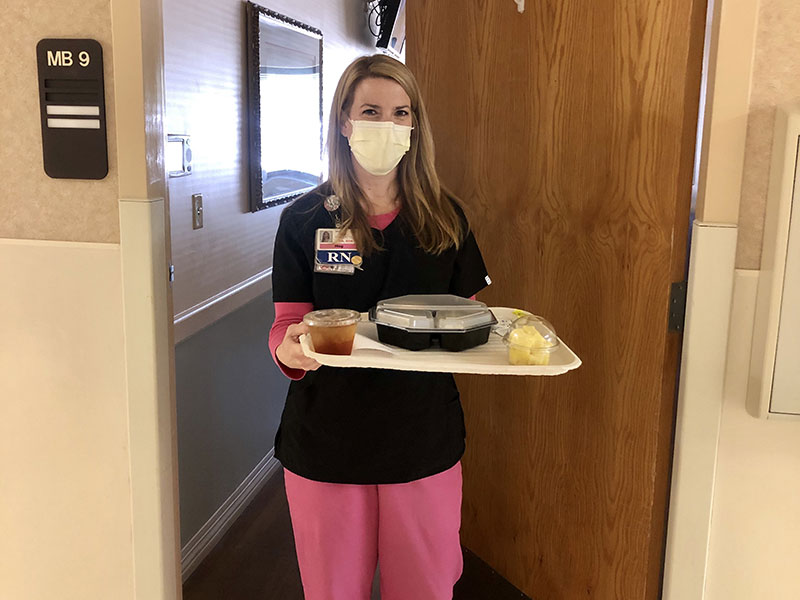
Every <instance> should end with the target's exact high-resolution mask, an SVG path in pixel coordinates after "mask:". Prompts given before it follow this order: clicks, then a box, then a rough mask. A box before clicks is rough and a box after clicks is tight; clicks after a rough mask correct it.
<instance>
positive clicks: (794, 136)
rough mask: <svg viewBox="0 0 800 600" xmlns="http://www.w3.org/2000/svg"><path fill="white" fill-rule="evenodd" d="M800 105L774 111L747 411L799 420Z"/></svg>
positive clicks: (767, 416) (764, 415) (764, 416)
mask: <svg viewBox="0 0 800 600" xmlns="http://www.w3.org/2000/svg"><path fill="white" fill-rule="evenodd" d="M798 184H800V103H796V104H792V105H787V106H783V107H778V110H777V113H776V117H775V138H774V144H773V150H772V164H771V167H770V182H769V193H768V196H767V212H766V218H765V221H764V247H763V250H762V253H761V271H760V273H759V280H758V296H757V299H756V314H755V323H754V328H753V348H752V354H751V356H750V382H749V386H748V394H747V396H748V399H747V404H748V410H749V411H750V413H751V414H753V415H754V416H756V417H761V418H783V419H800V185H798Z"/></svg>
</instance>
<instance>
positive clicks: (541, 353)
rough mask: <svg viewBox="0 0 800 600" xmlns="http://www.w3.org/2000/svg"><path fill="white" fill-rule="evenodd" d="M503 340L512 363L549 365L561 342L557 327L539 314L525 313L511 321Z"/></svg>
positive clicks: (509, 360)
mask: <svg viewBox="0 0 800 600" xmlns="http://www.w3.org/2000/svg"><path fill="white" fill-rule="evenodd" d="M503 341H504V342H505V343H506V345H507V346H508V362H509V363H510V364H512V365H549V364H550V356H551V355H552V354H553V352H555V351H556V350H557V349H558V346H559V344H560V342H559V341H558V336H556V330H555V328H554V327H553V326H552V325H551V324H550V323H549V322H548V321H547V320H545V319H544V318H542V317H539V316H537V315H525V316H522V317H520V318H518V319H517V320H515V321H514V322H513V323H511V326H510V328H509V330H508V332H507V333H506V334H505V335H504V336H503Z"/></svg>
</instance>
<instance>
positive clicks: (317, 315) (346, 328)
mask: <svg viewBox="0 0 800 600" xmlns="http://www.w3.org/2000/svg"><path fill="white" fill-rule="evenodd" d="M360 320H361V314H360V313H358V312H356V311H354V310H348V309H345V308H330V309H326V310H315V311H314V312H310V313H308V314H307V315H306V316H304V317H303V323H305V324H306V325H308V329H309V333H310V334H311V342H312V343H313V344H314V351H315V352H318V353H320V354H338V355H348V354H350V353H351V352H352V351H353V339H354V338H355V336H356V325H357V324H358V322H359V321H360Z"/></svg>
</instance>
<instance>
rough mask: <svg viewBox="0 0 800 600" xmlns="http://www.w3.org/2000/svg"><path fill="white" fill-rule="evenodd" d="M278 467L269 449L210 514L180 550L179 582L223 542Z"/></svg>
mask: <svg viewBox="0 0 800 600" xmlns="http://www.w3.org/2000/svg"><path fill="white" fill-rule="evenodd" d="M279 468H280V463H279V462H278V459H277V458H275V449H274V448H272V449H271V450H270V451H269V452H268V453H267V455H266V456H265V457H264V458H262V459H261V461H260V462H259V463H258V464H257V465H256V467H255V469H253V470H252V471H251V472H250V474H249V475H248V476H247V477H245V479H244V481H242V483H240V484H239V486H238V487H237V488H236V489H235V490H234V491H233V493H232V494H231V495H230V496H229V497H228V499H227V500H225V502H223V503H222V505H221V506H220V507H219V508H218V509H217V510H216V512H215V513H214V514H213V515H211V518H210V519H209V520H208V521H206V523H205V525H203V526H202V527H201V528H200V530H199V531H198V532H197V533H195V534H194V535H193V536H192V539H190V540H189V541H188V542H187V543H186V545H185V546H184V547H183V548H181V579H182V580H183V581H186V580H187V579H188V578H189V576H190V575H191V574H192V573H193V572H194V570H195V569H196V568H197V567H198V565H199V564H200V563H201V562H203V559H204V558H205V557H206V556H208V554H209V552H211V550H213V549H214V546H216V545H217V543H218V542H219V541H220V539H222V536H223V535H225V533H226V532H227V531H228V529H230V527H231V525H233V523H234V521H236V519H237V518H238V517H239V515H241V514H242V511H244V509H245V508H247V505H248V504H250V501H251V500H252V499H253V497H254V496H255V495H256V494H257V493H258V491H259V490H260V489H261V488H262V487H263V485H264V484H265V483H266V482H267V481H268V480H269V478H270V477H272V475H273V474H274V473H275V472H276V471H277V470H278V469H279Z"/></svg>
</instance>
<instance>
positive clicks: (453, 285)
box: [272, 184, 488, 484]
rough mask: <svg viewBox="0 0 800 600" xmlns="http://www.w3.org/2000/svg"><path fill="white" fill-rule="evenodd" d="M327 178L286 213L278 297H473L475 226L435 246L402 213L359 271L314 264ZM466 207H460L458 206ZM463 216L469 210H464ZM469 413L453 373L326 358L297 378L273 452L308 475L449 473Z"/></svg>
mask: <svg viewBox="0 0 800 600" xmlns="http://www.w3.org/2000/svg"><path fill="white" fill-rule="evenodd" d="M329 190H330V188H329V187H328V186H327V184H323V185H322V186H320V188H317V189H316V190H313V191H312V192H310V193H309V194H306V195H305V196H303V197H301V198H299V199H298V200H296V201H295V202H294V203H293V204H292V205H291V206H289V207H288V208H286V209H285V210H284V212H283V214H282V215H281V222H280V226H279V227H278V232H277V235H276V238H275V253H274V259H273V260H274V263H273V271H272V296H273V301H274V302H310V303H312V304H313V306H314V309H315V310H317V309H324V308H349V309H352V310H357V311H359V312H366V311H368V310H369V309H370V307H372V306H374V305H375V304H376V303H377V302H378V301H379V300H383V299H386V298H394V297H396V296H404V295H406V294H457V295H459V296H463V297H470V296H472V295H474V294H476V293H477V292H478V291H480V290H481V289H483V288H484V287H486V285H487V284H488V277H487V273H486V267H485V265H484V262H483V257H482V256H481V253H480V250H479V249H478V245H477V243H476V241H475V238H474V236H473V235H472V232H471V231H470V232H468V233H467V235H466V237H465V239H464V242H463V243H462V244H461V246H460V248H459V249H458V250H457V251H456V249H455V247H452V248H450V249H449V250H448V251H446V252H444V253H442V254H440V255H438V256H436V255H433V254H428V253H426V252H425V251H423V250H422V249H420V248H419V247H418V246H419V244H418V242H417V239H416V237H415V236H414V234H413V230H412V229H411V227H410V226H409V225H408V224H407V223H404V220H403V218H402V211H401V214H400V215H398V216H397V217H396V218H395V219H394V221H392V223H390V224H389V225H388V226H387V227H386V228H385V229H384V230H383V231H379V230H377V229H373V230H372V234H373V235H374V236H375V239H376V240H377V241H378V242H379V243H380V244H381V246H382V247H383V248H384V249H383V251H379V252H374V253H373V254H372V255H371V256H369V257H365V258H364V262H363V264H362V267H363V268H362V269H361V270H356V272H355V274H353V275H345V274H336V273H315V272H314V235H315V232H316V230H317V229H320V228H332V227H334V220H333V216H332V214H331V213H330V212H328V211H327V210H325V208H324V206H323V201H324V199H325V197H326V196H327V195H328V194H329V193H330V191H329ZM459 212H460V211H459ZM462 216H463V214H462ZM464 438H465V430H464V414H463V412H462V410H461V402H460V400H459V395H458V389H457V388H456V384H455V381H454V379H453V376H452V374H450V373H420V372H411V371H392V370H388V369H362V368H358V369H346V368H336V367H326V366H322V367H320V368H319V369H318V370H317V371H309V372H307V373H306V374H305V376H304V377H303V378H302V379H301V380H299V381H292V383H291V384H290V386H289V391H288V395H287V398H286V405H285V407H284V410H283V415H282V416H281V423H280V427H279V428H278V433H277V434H276V437H275V456H276V457H277V458H278V459H279V460H280V461H281V463H282V464H283V466H284V467H285V468H286V469H288V470H289V471H292V472H293V473H296V474H297V475H300V476H302V477H305V478H307V479H312V480H316V481H323V482H329V483H355V484H385V483H405V482H408V481H413V480H416V479H420V478H422V477H428V476H430V475H435V474H437V473H441V472H442V471H445V470H447V469H449V468H450V467H452V466H453V465H455V464H456V463H457V462H458V461H459V459H460V458H461V456H462V455H463V453H464Z"/></svg>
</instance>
